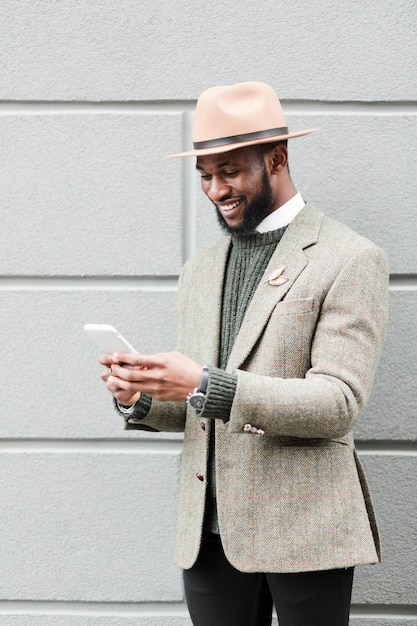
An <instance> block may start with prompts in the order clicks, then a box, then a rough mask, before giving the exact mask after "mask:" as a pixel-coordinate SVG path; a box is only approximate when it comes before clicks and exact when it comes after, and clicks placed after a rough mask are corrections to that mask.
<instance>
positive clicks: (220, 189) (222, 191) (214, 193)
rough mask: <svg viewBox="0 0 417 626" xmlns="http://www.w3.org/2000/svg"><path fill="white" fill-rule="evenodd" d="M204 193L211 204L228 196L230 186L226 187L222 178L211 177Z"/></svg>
mask: <svg viewBox="0 0 417 626" xmlns="http://www.w3.org/2000/svg"><path fill="white" fill-rule="evenodd" d="M206 193H207V195H208V197H209V198H210V200H212V202H220V201H221V200H225V199H226V198H227V197H228V196H229V194H230V185H226V183H225V182H224V180H223V179H222V178H220V177H219V178H217V177H216V176H213V177H212V178H211V180H210V185H209V188H208V189H207V192H206Z"/></svg>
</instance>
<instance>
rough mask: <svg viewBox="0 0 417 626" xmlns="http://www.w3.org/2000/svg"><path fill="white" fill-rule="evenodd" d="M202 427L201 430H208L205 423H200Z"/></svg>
mask: <svg viewBox="0 0 417 626" xmlns="http://www.w3.org/2000/svg"><path fill="white" fill-rule="evenodd" d="M200 426H201V428H202V429H203V430H206V425H205V423H204V422H200Z"/></svg>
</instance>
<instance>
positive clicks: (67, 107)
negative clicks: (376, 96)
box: [0, 99, 417, 116]
mask: <svg viewBox="0 0 417 626" xmlns="http://www.w3.org/2000/svg"><path fill="white" fill-rule="evenodd" d="M281 103H282V105H283V107H284V110H285V112H286V113H288V114H297V115H384V116H386V115H394V116H402V115H417V101H397V102H395V101H391V102H382V101H367V102H359V101H341V102H337V101H325V100H302V99H297V100H292V99H288V100H285V99H282V100H281ZM195 105H196V101H195V100H183V99H179V100H148V101H123V102H121V101H119V102H116V101H114V102H111V101H105V102H92V101H50V102H48V101H33V100H32V101H31V100H27V101H23V100H16V101H12V100H3V101H0V115H14V114H21V115H25V114H27V115H42V114H47V115H48V114H49V115H50V114H54V115H68V114H75V115H79V114H82V115H88V114H93V115H94V114H97V113H102V114H117V115H134V114H148V113H149V114H155V113H157V114H170V113H182V112H183V111H193V110H194V109H195Z"/></svg>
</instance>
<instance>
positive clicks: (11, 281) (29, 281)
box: [0, 250, 417, 291]
mask: <svg viewBox="0 0 417 626" xmlns="http://www.w3.org/2000/svg"><path fill="white" fill-rule="evenodd" d="M188 253H189V254H191V250H189V251H188ZM177 284H178V275H174V276H0V291H1V290H5V291H13V290H25V289H26V290H37V289H39V290H47V291H52V290H87V291H90V290H91V291H94V290H123V291H129V290H133V291H176V289H177ZM390 289H391V290H393V291H396V290H398V291H403V290H416V289H417V274H393V275H392V276H391V277H390Z"/></svg>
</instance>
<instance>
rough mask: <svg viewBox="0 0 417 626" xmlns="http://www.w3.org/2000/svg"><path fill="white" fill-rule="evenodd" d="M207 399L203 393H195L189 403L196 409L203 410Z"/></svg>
mask: <svg viewBox="0 0 417 626" xmlns="http://www.w3.org/2000/svg"><path fill="white" fill-rule="evenodd" d="M205 399H206V396H205V395H204V394H203V393H195V394H193V395H192V396H191V398H190V400H189V402H190V404H191V406H192V407H193V408H194V409H197V410H201V409H202V408H203V404H204V400H205Z"/></svg>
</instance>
